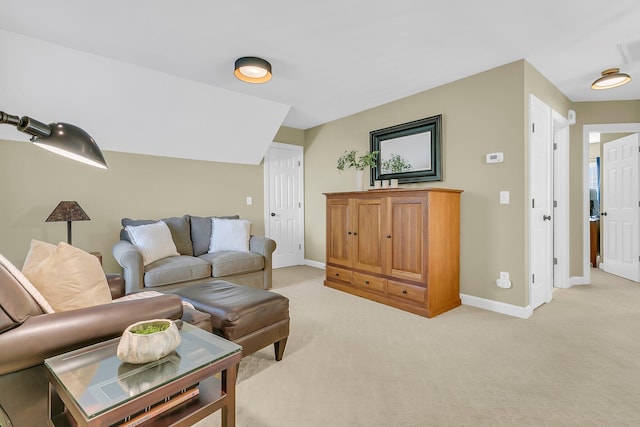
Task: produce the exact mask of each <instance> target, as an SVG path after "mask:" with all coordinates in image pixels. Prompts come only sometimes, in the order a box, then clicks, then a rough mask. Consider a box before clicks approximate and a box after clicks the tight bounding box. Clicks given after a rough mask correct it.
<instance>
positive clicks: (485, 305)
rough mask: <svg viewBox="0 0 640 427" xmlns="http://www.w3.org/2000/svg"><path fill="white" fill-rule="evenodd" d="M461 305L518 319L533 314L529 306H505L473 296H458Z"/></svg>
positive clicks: (501, 303) (505, 304)
mask: <svg viewBox="0 0 640 427" xmlns="http://www.w3.org/2000/svg"><path fill="white" fill-rule="evenodd" d="M460 299H461V300H462V304H464V305H468V306H471V307H476V308H481V309H483V310H489V311H493V312H496V313H500V314H506V315H507V316H513V317H518V318H520V319H528V318H529V317H531V315H532V314H533V310H532V309H531V306H530V305H528V306H526V307H520V306H517V305H513V304H507V303H504V302H500V301H493V300H490V299H484V298H479V297H474V296H473V295H465V294H460Z"/></svg>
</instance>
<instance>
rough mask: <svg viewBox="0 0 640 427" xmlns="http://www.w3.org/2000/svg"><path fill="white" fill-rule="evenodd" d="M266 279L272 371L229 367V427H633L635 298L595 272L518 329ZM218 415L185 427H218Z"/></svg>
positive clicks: (259, 356)
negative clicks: (274, 309) (284, 320)
mask: <svg viewBox="0 0 640 427" xmlns="http://www.w3.org/2000/svg"><path fill="white" fill-rule="evenodd" d="M323 277H324V270H319V269H315V268H312V267H290V268H284V269H277V270H274V291H275V292H278V293H280V294H282V295H285V296H286V297H288V298H289V300H290V315H291V335H290V337H289V341H288V343H287V348H286V351H285V355H284V358H283V360H282V361H280V362H276V361H275V360H274V358H273V348H272V347H269V348H265V349H263V350H261V351H259V352H257V353H255V354H254V355H252V356H249V357H246V358H244V359H243V360H242V362H241V365H240V371H239V376H238V384H237V409H236V421H237V425H238V426H239V427H287V426H296V427H299V426H304V427H306V426H309V427H314V426H492V427H493V426H518V427H520V426H580V427H586V426H594V427H596V426H598V427H601V426H640V285H639V284H637V283H634V282H630V281H627V280H624V279H621V278H618V277H616V276H611V275H608V274H606V273H603V272H601V271H600V270H592V284H591V285H587V286H574V287H573V288H571V289H558V290H556V291H555V292H554V294H553V301H552V302H551V303H549V304H546V305H544V306H542V307H540V308H539V309H537V310H536V311H535V312H534V314H533V316H532V317H531V318H529V319H527V320H523V319H517V318H513V317H509V316H505V315H501V314H497V313H493V312H489V311H485V310H481V309H476V308H473V307H468V306H461V307H458V308H456V309H454V310H451V311H449V312H447V313H444V314H442V315H440V316H437V317H435V318H433V319H426V318H423V317H420V316H417V315H414V314H410V313H406V312H403V311H401V310H397V309H394V308H391V307H387V306H385V305H382V304H378V303H375V302H371V301H368V300H365V299H363V298H359V297H356V296H352V295H349V294H346V293H343V292H340V291H337V290H334V289H330V288H326V287H324V286H323V284H322V281H323ZM219 424H220V415H219V413H216V414H213V415H211V416H210V417H208V418H206V419H204V420H203V421H201V422H200V423H198V424H196V426H198V427H213V426H219Z"/></svg>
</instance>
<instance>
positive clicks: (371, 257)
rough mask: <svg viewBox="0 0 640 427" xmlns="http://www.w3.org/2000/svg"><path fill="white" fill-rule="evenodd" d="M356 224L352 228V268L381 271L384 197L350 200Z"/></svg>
mask: <svg viewBox="0 0 640 427" xmlns="http://www.w3.org/2000/svg"><path fill="white" fill-rule="evenodd" d="M352 203H353V204H352V207H353V217H354V220H355V223H356V226H355V228H354V230H353V233H354V235H353V236H352V242H353V252H352V254H353V268H356V269H359V270H364V271H369V272H372V273H382V267H383V260H384V253H383V244H382V240H383V216H384V205H385V204H384V199H382V198H375V199H364V198H363V199H355V200H353V201H352Z"/></svg>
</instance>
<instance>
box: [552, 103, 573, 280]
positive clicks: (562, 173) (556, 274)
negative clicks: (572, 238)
mask: <svg viewBox="0 0 640 427" xmlns="http://www.w3.org/2000/svg"><path fill="white" fill-rule="evenodd" d="M551 126H552V134H553V142H554V143H555V144H557V145H556V149H554V150H553V155H552V157H553V182H552V188H553V200H554V201H555V202H557V206H555V207H554V208H553V216H554V218H553V257H554V258H556V259H557V264H556V265H555V266H554V269H553V270H554V271H553V286H554V287H556V288H569V287H570V284H569V283H570V282H569V265H570V258H571V257H570V252H569V140H570V138H569V126H570V124H569V121H568V120H567V118H565V117H564V116H563V115H562V114H560V113H558V112H557V111H555V110H553V109H552V110H551ZM554 204H555V203H554Z"/></svg>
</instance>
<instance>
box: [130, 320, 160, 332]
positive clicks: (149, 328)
mask: <svg viewBox="0 0 640 427" xmlns="http://www.w3.org/2000/svg"><path fill="white" fill-rule="evenodd" d="M167 329H169V323H168V322H163V323H146V324H142V325H138V326H136V327H134V328H131V332H133V333H134V334H138V335H149V334H154V333H156V332H162V331H166V330H167Z"/></svg>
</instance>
